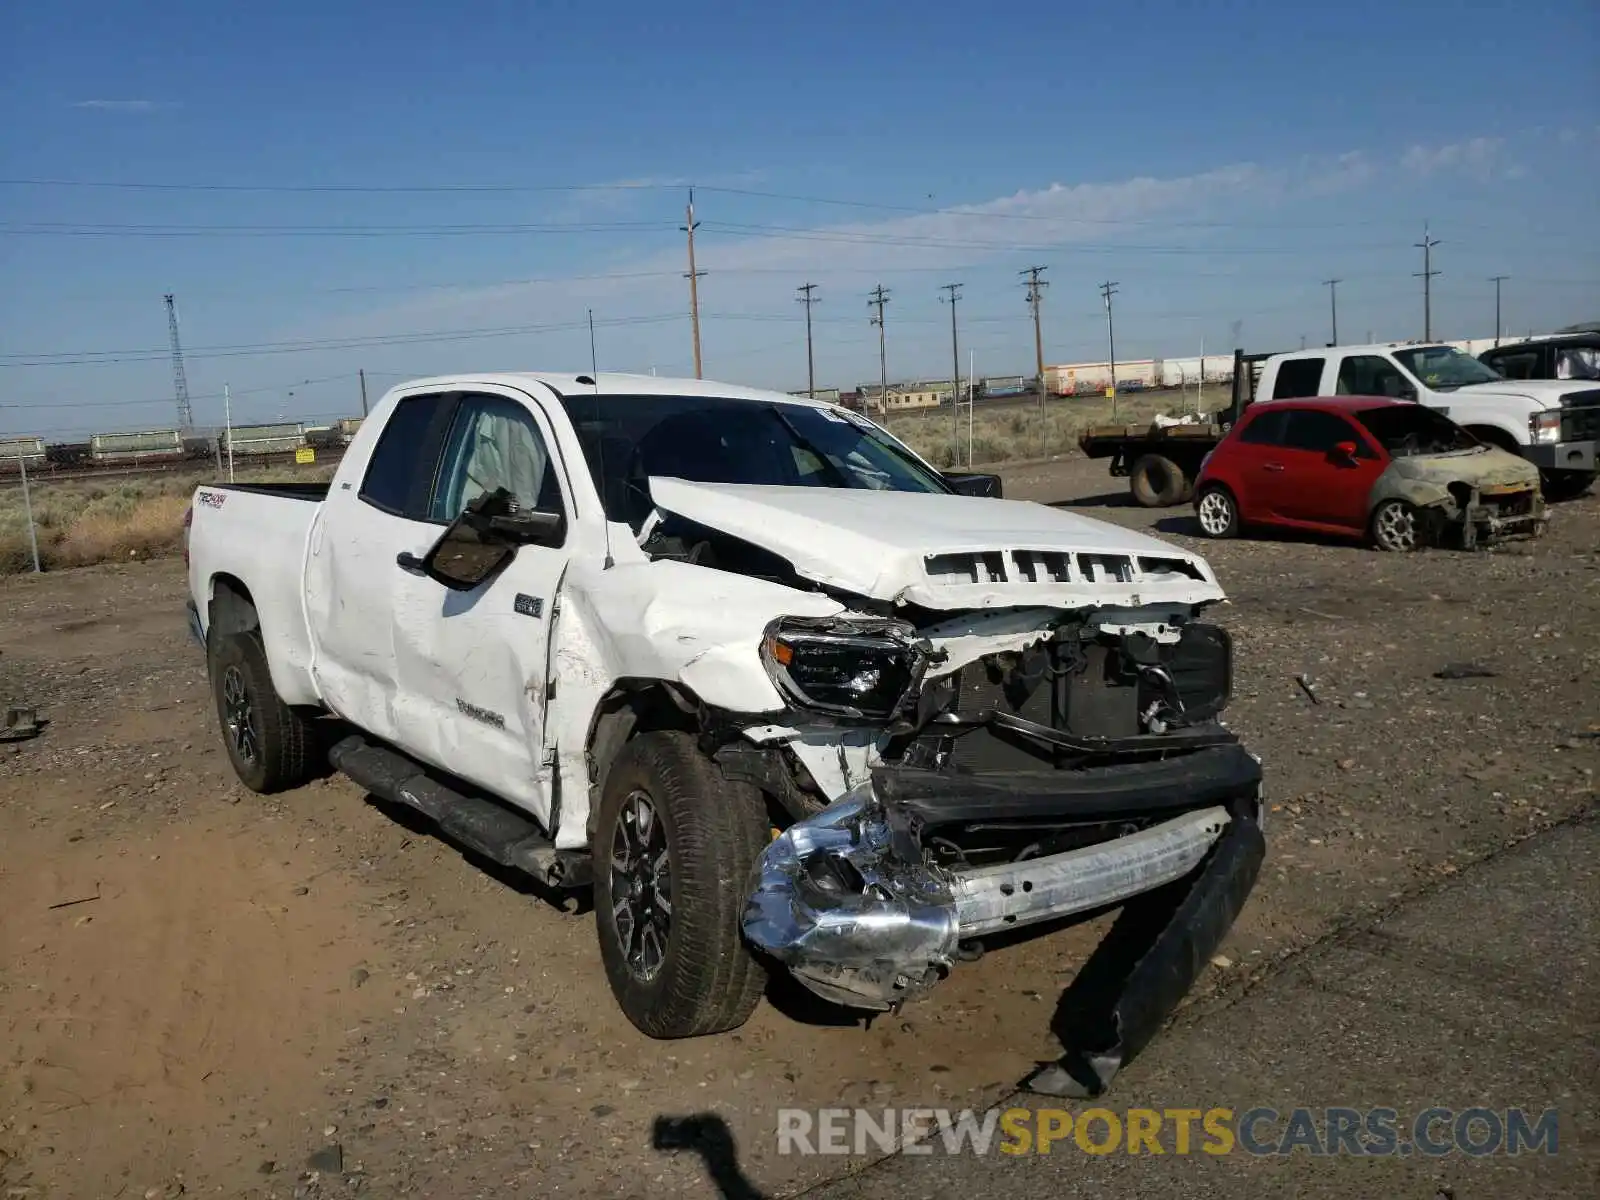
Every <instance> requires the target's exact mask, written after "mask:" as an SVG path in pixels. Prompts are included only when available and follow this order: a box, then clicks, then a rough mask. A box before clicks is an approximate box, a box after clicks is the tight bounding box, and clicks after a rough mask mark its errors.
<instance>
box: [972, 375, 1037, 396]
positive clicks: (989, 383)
mask: <svg viewBox="0 0 1600 1200" xmlns="http://www.w3.org/2000/svg"><path fill="white" fill-rule="evenodd" d="M1032 391H1033V380H1032V379H1029V378H1028V377H1027V376H1026V375H992V376H990V377H988V378H987V379H983V380H980V381H979V383H978V395H979V396H981V397H982V398H983V399H985V400H1003V399H1005V398H1007V397H1010V396H1026V395H1028V394H1029V393H1030V392H1032Z"/></svg>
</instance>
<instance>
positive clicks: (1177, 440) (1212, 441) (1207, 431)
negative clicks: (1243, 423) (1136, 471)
mask: <svg viewBox="0 0 1600 1200" xmlns="http://www.w3.org/2000/svg"><path fill="white" fill-rule="evenodd" d="M1222 432H1223V431H1222V426H1220V425H1216V424H1212V423H1210V422H1207V423H1205V424H1194V425H1156V424H1146V425H1095V426H1093V427H1092V428H1089V429H1086V430H1084V432H1083V434H1082V436H1080V437H1079V438H1078V446H1079V448H1080V449H1081V450H1082V451H1083V452H1084V454H1085V455H1087V456H1088V457H1089V458H1113V457H1116V456H1118V455H1119V454H1121V453H1124V452H1127V451H1129V450H1131V449H1133V448H1138V449H1139V453H1144V452H1145V448H1148V449H1150V450H1153V451H1155V452H1156V453H1160V452H1161V447H1162V446H1163V445H1165V446H1172V447H1180V446H1181V447H1185V448H1199V449H1202V450H1209V449H1210V448H1211V447H1212V446H1214V445H1216V444H1217V443H1218V442H1220V441H1221V440H1222ZM1130 457H1132V455H1130Z"/></svg>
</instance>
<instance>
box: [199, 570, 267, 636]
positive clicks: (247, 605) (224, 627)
mask: <svg viewBox="0 0 1600 1200" xmlns="http://www.w3.org/2000/svg"><path fill="white" fill-rule="evenodd" d="M210 613H211V619H210V621H209V622H208V623H207V626H206V628H207V630H208V631H209V630H212V629H214V630H216V631H217V633H218V634H219V635H222V636H226V635H227V634H230V633H248V632H250V631H251V630H252V629H259V628H260V627H261V617H260V616H259V614H257V612H256V602H255V600H254V599H253V598H252V597H251V595H250V589H249V588H247V587H246V586H245V585H244V581H243V580H241V579H239V578H238V577H236V576H233V575H213V576H212V577H211V606H210Z"/></svg>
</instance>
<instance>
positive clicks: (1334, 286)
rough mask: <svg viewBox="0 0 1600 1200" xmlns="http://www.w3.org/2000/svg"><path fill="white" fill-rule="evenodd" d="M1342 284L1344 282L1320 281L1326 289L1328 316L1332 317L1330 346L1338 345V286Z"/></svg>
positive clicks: (1339, 280) (1334, 280) (1333, 280)
mask: <svg viewBox="0 0 1600 1200" xmlns="http://www.w3.org/2000/svg"><path fill="white" fill-rule="evenodd" d="M1343 282H1344V280H1342V279H1324V280H1323V281H1322V286H1323V287H1325V288H1327V289H1328V307H1329V309H1330V315H1331V316H1332V317H1333V340H1332V341H1331V342H1329V343H1328V345H1330V346H1337V345H1338V344H1339V285H1340V284H1341V283H1343Z"/></svg>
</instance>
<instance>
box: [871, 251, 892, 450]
mask: <svg viewBox="0 0 1600 1200" xmlns="http://www.w3.org/2000/svg"><path fill="white" fill-rule="evenodd" d="M887 303H889V289H888V288H886V287H884V286H883V284H881V283H880V284H879V285H878V286H877V287H875V288H873V289H872V292H871V299H869V300H868V301H867V307H868V308H876V309H877V310H878V311H877V314H876V315H875V316H873V317H872V318H871V321H872V324H874V325H876V326H877V327H878V389H879V390H878V412H879V413H880V414H881V415H882V417H883V419H884V420H885V421H888V419H889V358H888V355H887V354H886V353H885V351H884V344H883V306H884V305H885V304H887Z"/></svg>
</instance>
